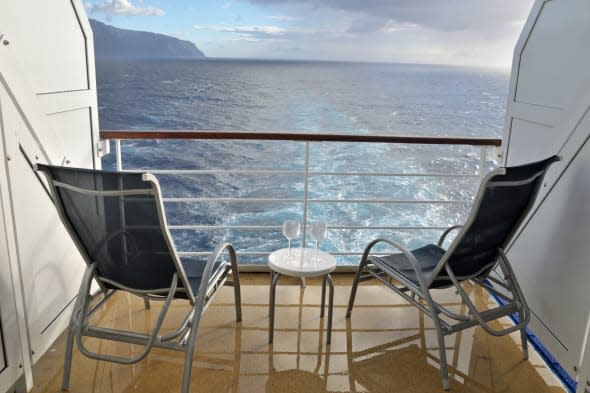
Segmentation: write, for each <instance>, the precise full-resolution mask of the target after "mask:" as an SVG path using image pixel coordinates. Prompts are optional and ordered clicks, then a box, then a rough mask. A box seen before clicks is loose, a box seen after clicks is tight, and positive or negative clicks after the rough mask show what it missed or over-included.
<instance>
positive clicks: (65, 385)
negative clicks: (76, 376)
mask: <svg viewBox="0 0 590 393" xmlns="http://www.w3.org/2000/svg"><path fill="white" fill-rule="evenodd" d="M74 311H75V310H74ZM74 335H75V327H74V326H73V322H70V326H69V327H68V337H67V339H66V356H65V359H64V373H63V379H62V381H61V390H69V389H70V372H71V370H72V353H73V351H74Z"/></svg>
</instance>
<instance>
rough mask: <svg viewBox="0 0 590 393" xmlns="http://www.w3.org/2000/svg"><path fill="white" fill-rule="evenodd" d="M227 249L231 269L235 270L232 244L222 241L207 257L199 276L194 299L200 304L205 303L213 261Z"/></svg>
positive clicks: (235, 260) (235, 256) (234, 252)
mask: <svg viewBox="0 0 590 393" xmlns="http://www.w3.org/2000/svg"><path fill="white" fill-rule="evenodd" d="M225 250H228V251H229V256H230V261H231V266H232V269H236V270H237V255H236V250H235V248H234V246H233V245H232V244H231V243H222V244H220V245H218V246H217V247H216V248H215V251H213V253H212V254H211V255H209V258H208V259H207V263H206V264H205V269H203V275H202V276H201V286H200V287H199V292H198V293H197V294H196V297H197V299H196V301H197V302H198V303H201V304H202V305H204V304H205V300H206V297H207V289H208V286H209V280H210V279H211V274H212V273H213V268H214V266H215V262H217V259H219V256H220V255H221V254H222V253H223V252H224V251H225Z"/></svg>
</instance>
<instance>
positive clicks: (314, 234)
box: [311, 221, 328, 249]
mask: <svg viewBox="0 0 590 393" xmlns="http://www.w3.org/2000/svg"><path fill="white" fill-rule="evenodd" d="M327 233H328V224H326V223H325V222H323V221H318V222H314V223H312V224H311V238H312V239H313V240H314V241H315V248H316V249H317V248H319V246H320V242H321V241H322V240H324V239H325V238H326V234H327Z"/></svg>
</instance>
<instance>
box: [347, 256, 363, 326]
mask: <svg viewBox="0 0 590 393" xmlns="http://www.w3.org/2000/svg"><path fill="white" fill-rule="evenodd" d="M366 264H367V261H366V259H363V260H362V261H361V263H360V265H359V268H358V270H357V271H356V275H355V276H354V281H353V282H352V288H350V297H349V298H348V307H347V308H346V318H350V314H351V313H352V307H354V299H355V297H356V289H357V287H358V285H359V281H360V278H361V273H362V271H363V269H364V268H365V265H366Z"/></svg>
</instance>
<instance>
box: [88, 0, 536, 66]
mask: <svg viewBox="0 0 590 393" xmlns="http://www.w3.org/2000/svg"><path fill="white" fill-rule="evenodd" d="M533 2H534V0H220V1H216V0H211V1H203V0H94V1H86V2H85V6H86V11H87V13H88V16H89V17H90V18H93V19H97V20H100V21H102V22H105V23H108V24H111V25H113V26H116V27H120V28H124V29H132V30H142V31H151V32H155V33H162V34H168V35H172V36H175V37H177V38H181V39H184V40H188V41H191V42H194V43H195V44H196V45H197V47H198V48H199V49H201V50H202V51H203V52H204V53H205V55H206V56H208V57H225V58H260V59H286V60H295V59H301V60H311V59H313V60H334V61H369V62H394V63H421V64H449V65H460V66H479V67H493V68H508V67H510V64H511V62H512V54H513V50H514V45H515V44H516V41H517V39H518V36H519V34H520V31H521V30H522V27H523V25H524V22H525V21H526V18H527V16H528V13H529V11H530V9H531V7H532V4H533Z"/></svg>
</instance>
